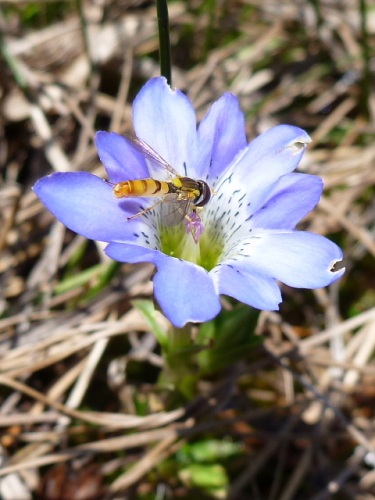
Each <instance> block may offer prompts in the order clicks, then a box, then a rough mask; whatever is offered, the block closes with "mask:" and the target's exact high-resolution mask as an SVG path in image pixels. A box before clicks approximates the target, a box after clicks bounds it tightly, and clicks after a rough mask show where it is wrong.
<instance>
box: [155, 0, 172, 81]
mask: <svg viewBox="0 0 375 500" xmlns="http://www.w3.org/2000/svg"><path fill="white" fill-rule="evenodd" d="M156 10H157V13H158V28H159V54H160V73H161V75H162V76H165V78H166V79H167V82H168V85H170V86H171V85H172V69H171V44H170V39H169V17H168V4H167V0H156Z"/></svg>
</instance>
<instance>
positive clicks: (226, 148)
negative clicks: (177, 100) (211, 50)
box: [193, 92, 247, 182]
mask: <svg viewBox="0 0 375 500" xmlns="http://www.w3.org/2000/svg"><path fill="white" fill-rule="evenodd" d="M246 144H247V143H246V135H245V117H244V114H243V113H242V111H241V110H240V107H239V103H238V99H237V97H235V96H234V95H233V94H230V93H229V92H227V93H226V94H224V95H223V96H222V97H221V98H220V99H219V100H218V101H216V102H215V103H214V104H213V105H212V106H211V107H210V109H209V110H208V113H207V114H206V116H205V117H204V118H203V120H202V121H201V123H200V125H199V128H198V153H197V154H198V157H197V159H196V160H195V162H194V164H195V170H194V175H193V177H194V178H196V179H203V180H208V182H210V180H215V179H216V178H217V177H219V175H220V174H221V173H222V171H223V170H224V169H226V168H227V167H228V166H229V165H230V164H231V162H232V161H233V159H234V158H235V156H236V155H237V154H238V153H239V152H240V151H241V150H242V149H243V148H244V147H245V146H246Z"/></svg>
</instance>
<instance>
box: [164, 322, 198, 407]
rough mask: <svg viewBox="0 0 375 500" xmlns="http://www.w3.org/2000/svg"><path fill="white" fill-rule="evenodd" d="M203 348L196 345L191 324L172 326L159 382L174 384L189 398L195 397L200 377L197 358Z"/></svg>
mask: <svg viewBox="0 0 375 500" xmlns="http://www.w3.org/2000/svg"><path fill="white" fill-rule="evenodd" d="M201 349H202V347H201V346H197V345H194V343H193V341H192V332H191V325H189V324H187V325H186V326H185V327H184V328H175V327H172V328H171V329H170V330H169V332H168V342H167V346H166V348H165V349H164V352H163V358H164V360H165V364H166V366H165V370H164V371H163V372H162V374H161V376H160V379H159V384H160V385H161V386H164V387H171V386H172V387H173V388H174V389H176V390H177V391H178V392H179V393H180V394H182V395H183V397H184V398H186V399H188V400H189V399H190V398H191V397H193V396H194V394H195V387H196V383H197V380H198V377H199V373H198V367H197V364H196V360H195V358H196V354H197V352H199V351H200V350H201Z"/></svg>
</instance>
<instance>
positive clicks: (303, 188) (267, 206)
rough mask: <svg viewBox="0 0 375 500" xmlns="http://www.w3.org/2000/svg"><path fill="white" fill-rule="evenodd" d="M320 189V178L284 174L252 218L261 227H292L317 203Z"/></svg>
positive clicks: (321, 183)
mask: <svg viewBox="0 0 375 500" xmlns="http://www.w3.org/2000/svg"><path fill="white" fill-rule="evenodd" d="M322 191H323V181H322V179H321V178H320V177H316V176H315V175H308V174H287V175H283V176H282V177H280V179H279V180H278V182H277V184H276V186H275V189H274V190H273V192H272V193H271V195H270V197H269V198H268V200H266V202H265V203H264V205H263V206H261V207H260V208H259V209H258V211H257V212H256V213H255V214H254V216H253V218H252V219H251V226H252V227H253V228H260V229H290V230H292V229H294V228H295V227H296V224H297V223H298V222H299V221H300V220H301V219H303V218H304V217H305V216H306V215H307V214H308V213H309V212H311V210H312V209H313V208H314V207H315V205H316V204H317V203H318V201H319V199H320V196H321V194H322Z"/></svg>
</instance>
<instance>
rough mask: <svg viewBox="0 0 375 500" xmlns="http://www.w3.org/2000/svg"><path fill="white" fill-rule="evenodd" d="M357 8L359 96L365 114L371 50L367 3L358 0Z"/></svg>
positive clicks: (368, 95)
mask: <svg viewBox="0 0 375 500" xmlns="http://www.w3.org/2000/svg"><path fill="white" fill-rule="evenodd" d="M359 10H360V14H361V39H362V57H363V80H362V89H363V93H362V96H361V98H362V99H361V100H362V106H363V108H364V112H365V114H366V115H368V113H369V98H370V93H371V70H370V58H371V50H370V45H369V40H368V31H367V5H366V0H359Z"/></svg>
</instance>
